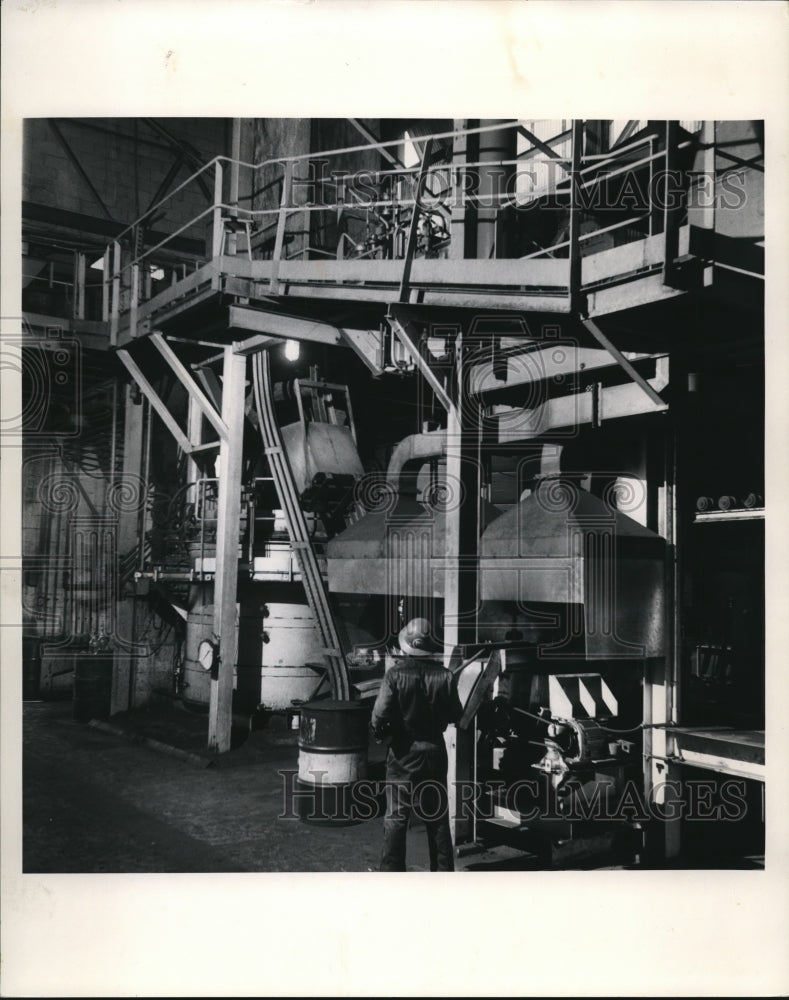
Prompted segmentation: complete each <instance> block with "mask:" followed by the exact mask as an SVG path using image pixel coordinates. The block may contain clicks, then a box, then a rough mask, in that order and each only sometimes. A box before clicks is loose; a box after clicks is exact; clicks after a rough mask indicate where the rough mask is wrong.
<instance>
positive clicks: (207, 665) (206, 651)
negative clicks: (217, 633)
mask: <svg viewBox="0 0 789 1000" xmlns="http://www.w3.org/2000/svg"><path fill="white" fill-rule="evenodd" d="M215 657H216V647H215V646H214V644H213V642H211V640H210V639H203V641H202V642H201V643H200V645H199V646H198V647H197V662H198V663H199V664H200V666H201V667H202V668H203V670H211V669H213V666H214V659H215Z"/></svg>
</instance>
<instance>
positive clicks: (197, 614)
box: [181, 604, 214, 707]
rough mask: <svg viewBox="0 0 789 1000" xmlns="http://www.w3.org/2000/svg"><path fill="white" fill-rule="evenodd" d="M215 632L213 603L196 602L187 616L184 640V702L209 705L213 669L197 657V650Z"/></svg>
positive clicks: (200, 705)
mask: <svg viewBox="0 0 789 1000" xmlns="http://www.w3.org/2000/svg"><path fill="white" fill-rule="evenodd" d="M213 634H214V606H213V604H196V605H195V606H194V607H193V608H192V610H191V611H189V613H188V614H187V616H186V640H185V642H184V676H183V688H182V691H181V695H182V697H183V700H184V702H186V703H187V704H192V705H195V706H198V707H202V706H208V704H209V702H210V700H211V671H210V670H206V669H205V668H204V667H203V666H202V665H201V664H200V662H199V660H198V659H197V650H198V648H199V646H200V643H201V642H202V641H203V639H210V638H211V636H212V635H213Z"/></svg>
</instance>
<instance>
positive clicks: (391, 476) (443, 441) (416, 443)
mask: <svg viewBox="0 0 789 1000" xmlns="http://www.w3.org/2000/svg"><path fill="white" fill-rule="evenodd" d="M446 453H447V432H446V431H445V430H438V431H426V432H425V433H423V434H411V435H410V437H407V438H403V440H402V441H401V442H400V443H399V444H398V445H397V446H396V448H395V449H394V451H393V452H392V457H391V458H390V459H389V466H388V468H387V470H386V481H387V483H388V484H389V485H390V486H392V487H394V489H395V491H396V492H397V494H398V495H399V494H400V481H401V478H402V475H403V469H404V468H405V466H406V465H407V464H408V463H409V462H413V461H415V460H417V459H421V460H423V461H426V460H427V459H429V458H441V457H442V456H443V455H446Z"/></svg>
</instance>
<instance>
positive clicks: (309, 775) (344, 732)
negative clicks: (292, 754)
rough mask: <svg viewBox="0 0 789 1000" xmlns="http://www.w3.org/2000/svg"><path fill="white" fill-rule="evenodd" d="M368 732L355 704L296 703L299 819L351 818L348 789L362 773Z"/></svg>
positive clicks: (366, 718) (366, 712) (364, 709)
mask: <svg viewBox="0 0 789 1000" xmlns="http://www.w3.org/2000/svg"><path fill="white" fill-rule="evenodd" d="M368 733H369V710H368V708H367V707H366V706H365V705H363V704H361V703H360V702H353V701H335V700H333V699H327V700H325V701H312V702H308V703H307V704H305V705H302V706H301V710H300V721H299V773H298V781H297V783H296V784H297V789H298V790H299V793H300V794H299V818H300V819H302V820H303V821H307V822H323V823H327V822H328V823H332V822H333V823H347V822H349V821H352V820H353V818H354V817H353V808H352V805H353V803H352V789H353V785H354V783H355V782H356V781H358V780H359V779H360V778H364V777H366V775H367V747H368V742H369V736H368ZM305 792H310V793H311V795H305V794H304V793H305Z"/></svg>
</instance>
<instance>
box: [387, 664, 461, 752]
mask: <svg viewBox="0 0 789 1000" xmlns="http://www.w3.org/2000/svg"><path fill="white" fill-rule="evenodd" d="M462 714H463V708H462V706H461V704H460V699H459V698H458V693H457V685H456V683H455V679H454V677H453V676H452V674H451V673H450V672H449V671H448V670H447V669H445V668H444V667H443V666H442V665H441V664H440V663H437V662H436V661H435V660H433V659H430V658H429V657H425V658H424V659H423V658H421V657H416V656H404V657H403V658H402V659H401V660H400V661H399V662H398V663H397V664H396V665H395V666H393V667H391V668H390V669H389V670H387V672H386V673H385V674H384V678H383V680H382V681H381V688H380V690H379V692H378V697H377V698H376V700H375V705H374V706H373V714H372V718H371V725H372V728H373V732H374V733H375V734H376V736H385V735H390V736H391V750H392V752H393V754H394V756H395V757H403V756H405V755H406V754H408V753H409V752H410V751H411V750H412V749H418V748H419V744H432V745H435V746H438V745H440V746H442V747H443V744H444V739H443V733H444V730H445V729H446V728H447V726H448V725H449V724H450V723H453V722H457V721H458V719H459V718H460V716H461V715H462ZM414 744H417V746H416V747H415V746H414Z"/></svg>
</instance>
